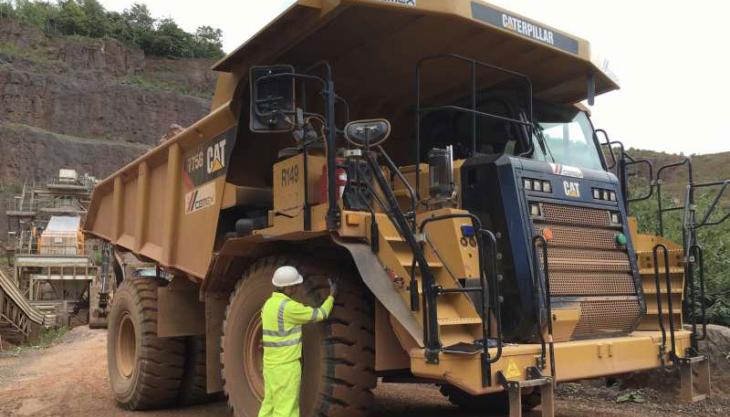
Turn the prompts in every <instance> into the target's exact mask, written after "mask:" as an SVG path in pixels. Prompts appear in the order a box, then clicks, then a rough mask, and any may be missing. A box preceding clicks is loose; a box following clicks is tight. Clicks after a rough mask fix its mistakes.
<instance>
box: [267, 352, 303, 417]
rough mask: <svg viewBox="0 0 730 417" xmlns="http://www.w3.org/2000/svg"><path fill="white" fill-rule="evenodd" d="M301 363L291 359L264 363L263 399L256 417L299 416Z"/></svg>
mask: <svg viewBox="0 0 730 417" xmlns="http://www.w3.org/2000/svg"><path fill="white" fill-rule="evenodd" d="M301 383H302V365H301V363H300V362H299V361H292V362H289V363H285V364H282V365H274V366H271V365H264V401H263V402H262V403H261V409H260V410H259V416H258V417H299V387H300V386H301Z"/></svg>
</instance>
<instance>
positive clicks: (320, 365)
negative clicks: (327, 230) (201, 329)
mask: <svg viewBox="0 0 730 417" xmlns="http://www.w3.org/2000/svg"><path fill="white" fill-rule="evenodd" d="M282 265H293V266H295V267H297V268H298V269H299V271H300V273H301V274H302V275H303V276H304V280H305V281H304V285H305V287H306V288H307V290H308V291H307V292H308V297H309V300H307V301H306V303H307V304H310V305H312V306H317V305H319V304H320V303H321V302H322V301H323V300H324V298H325V296H326V295H327V289H328V285H327V279H328V278H335V279H338V282H339V294H338V295H337V297H336V300H335V308H334V310H333V312H332V314H331V316H330V319H329V320H328V321H327V322H324V323H320V324H316V325H313V324H310V325H306V326H304V330H303V339H304V340H303V343H304V346H303V357H302V364H303V373H302V390H301V397H300V398H301V403H300V406H301V416H302V417H364V416H366V414H367V410H368V407H369V406H370V405H371V404H372V401H373V395H372V392H371V390H372V389H373V388H374V387H375V384H376V382H377V379H376V376H375V372H374V362H375V354H374V330H373V326H374V313H373V304H372V303H373V301H372V298H371V296H370V294H369V293H368V292H367V290H366V289H365V288H364V287H363V286H362V284H361V283H359V281H358V280H357V279H356V278H355V277H354V276H352V275H351V274H350V273H349V272H343V271H342V269H346V268H342V266H341V265H338V266H339V267H340V270H339V271H337V272H333V271H335V269H334V268H337V267H338V266H333V268H331V269H330V268H326V267H324V266H322V265H316V264H315V262H314V261H312V260H309V261H303V260H297V259H291V258H284V257H271V258H265V259H262V260H260V261H258V262H256V263H255V264H253V265H252V266H251V267H250V268H249V269H248V270H247V271H246V272H245V273H244V274H243V278H242V279H241V281H240V282H239V283H238V285H237V286H236V289H235V291H234V292H233V293H232V295H231V299H230V302H229V305H228V309H227V311H226V319H225V323H224V325H223V338H222V341H221V346H222V352H221V363H222V364H223V379H224V391H225V393H226V395H227V396H228V401H229V404H230V405H231V407H232V408H233V411H234V414H235V416H236V417H256V415H257V413H258V410H259V407H260V404H261V400H262V399H263V395H264V384H263V376H262V354H263V348H262V346H261V337H262V336H261V308H262V307H263V304H264V302H265V301H266V300H267V299H268V298H269V297H270V296H271V292H272V290H273V288H272V285H271V277H272V275H273V273H274V270H275V269H276V268H278V267H280V266H282Z"/></svg>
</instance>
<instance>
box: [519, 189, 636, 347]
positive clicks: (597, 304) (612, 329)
mask: <svg viewBox="0 0 730 417" xmlns="http://www.w3.org/2000/svg"><path fill="white" fill-rule="evenodd" d="M542 213H543V216H542V217H541V218H535V219H533V220H534V226H535V228H536V230H537V231H538V232H540V233H542V232H543V230H544V229H547V228H549V229H550V230H551V231H552V239H551V240H550V241H549V242H548V267H549V268H550V291H551V295H552V297H553V302H556V301H559V299H560V297H573V298H574V297H579V300H580V301H579V304H580V310H581V313H580V318H579V321H578V324H577V326H576V328H575V330H574V332H573V334H572V336H571V338H572V339H586V338H595V337H603V336H609V335H612V336H613V335H621V334H627V333H630V332H631V331H633V330H634V328H635V326H636V324H637V323H638V320H639V317H640V316H641V305H640V300H639V296H638V294H637V290H636V283H635V280H634V276H633V273H632V270H631V262H630V260H629V255H628V252H627V251H626V250H625V249H624V248H622V247H619V246H617V244H616V235H617V234H618V233H620V232H621V229H620V228H617V227H616V226H614V225H612V224H611V221H610V211H609V210H608V209H593V208H585V207H573V206H566V205H559V204H552V203H543V204H542ZM538 255H539V257H540V261H541V262H542V254H541V253H540V252H539V253H538Z"/></svg>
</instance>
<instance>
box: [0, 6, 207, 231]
mask: <svg viewBox="0 0 730 417" xmlns="http://www.w3.org/2000/svg"><path fill="white" fill-rule="evenodd" d="M210 65H211V62H209V61H207V60H170V59H162V58H156V57H146V56H144V54H143V53H142V52H141V51H140V50H137V49H134V48H130V47H128V46H126V45H124V44H122V43H120V42H118V41H115V40H112V39H87V38H80V37H47V36H46V35H45V34H44V33H43V32H42V31H41V30H39V29H37V28H36V27H33V26H27V25H23V24H21V23H19V22H17V21H13V20H2V19H0V194H5V195H8V194H9V193H12V192H13V191H15V190H17V189H18V187H20V186H21V185H22V184H23V183H24V182H26V181H27V182H32V181H42V180H45V179H47V178H49V177H51V176H53V175H55V174H57V173H58V170H59V169H60V168H74V169H77V170H78V171H79V172H80V173H83V172H87V173H89V174H92V175H94V176H96V177H99V178H103V177H105V176H107V175H109V174H110V173H112V172H113V171H115V170H116V169H118V168H119V167H121V166H123V165H124V164H126V163H128V162H130V161H131V160H133V159H134V158H136V157H137V156H138V155H140V154H141V153H144V152H145V151H146V150H147V149H149V147H151V146H153V145H154V144H156V143H157V142H158V141H159V139H160V137H161V136H162V135H163V134H165V133H166V132H167V130H168V129H169V127H170V125H171V124H173V123H176V124H179V125H182V126H187V125H189V124H191V123H192V122H194V121H195V120H197V119H199V118H200V117H202V116H203V115H205V114H206V113H207V112H208V109H209V98H210V96H211V94H212V91H213V88H214V85H215V75H214V74H213V73H212V72H211V71H209V69H208V68H209V67H210ZM2 197H3V196H2V195H0V198H2ZM2 217H4V205H3V207H2V210H0V240H2V239H3V238H4V237H5V236H4V233H3V232H4V230H2V229H4V226H5V224H6V222H5V220H4V218H2Z"/></svg>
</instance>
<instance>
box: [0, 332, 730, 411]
mask: <svg viewBox="0 0 730 417" xmlns="http://www.w3.org/2000/svg"><path fill="white" fill-rule="evenodd" d="M716 379H719V381H718V382H720V384H719V385H720V386H724V387H727V386H728V382H730V380H728V378H727V376H726V375H718V376H716ZM667 384H669V382H667ZM716 386H718V384H717V383H716ZM670 391H671V389H670V387H669V385H667V389H666V390H661V391H655V390H644V391H642V396H643V397H644V398H646V399H647V400H648V402H646V403H642V404H637V403H621V404H618V403H616V401H615V400H616V397H617V395H618V394H619V391H618V388H613V389H607V388H604V387H602V386H599V385H598V384H591V385H585V384H563V385H561V387H560V389H559V393H560V397H559V399H558V401H557V413H556V415H557V416H559V417H579V416H590V417H654V416H677V417H679V416H697V417H699V416H724V417H727V416H730V396H728V395H726V394H725V393H724V392H723V391H722V390H720V391H717V392H715V395H714V397H713V398H712V399H711V400H710V401H705V402H703V403H700V404H695V405H691V406H687V405H682V404H679V403H678V402H675V401H673V400H672V398H671V393H670ZM376 399H377V405H376V407H375V411H374V413H373V417H392V416H398V417H476V416H471V415H468V414H464V413H462V412H460V411H459V410H457V409H456V408H455V407H453V406H451V405H450V404H449V403H448V402H447V401H446V400H445V399H444V398H443V397H442V396H441V395H440V394H439V392H438V390H437V389H436V388H434V387H432V386H425V385H402V384H381V385H380V386H379V388H378V390H377V391H376ZM230 415H231V414H230V412H229V411H228V408H227V406H226V404H225V403H216V404H210V405H206V406H198V407H190V408H184V409H175V410H164V411H154V412H145V413H135V412H129V411H124V410H121V409H119V408H117V407H116V405H115V404H114V401H113V400H112V397H111V394H110V390H109V387H108V376H107V370H106V332H105V331H104V330H89V329H88V328H86V327H79V328H76V329H74V330H72V331H71V332H69V333H68V334H66V335H65V336H64V337H63V338H62V339H61V340H60V342H59V343H58V344H56V345H54V346H52V347H50V348H48V349H44V350H34V351H25V352H23V353H21V354H19V355H17V356H15V355H7V354H0V416H3V417H26V416H33V417H52V416H53V417H55V416H63V417H97V416H103V417H131V416H135V417H163V416H176V417H230ZM537 415H539V413H526V414H525V416H526V417H532V416H537Z"/></svg>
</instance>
